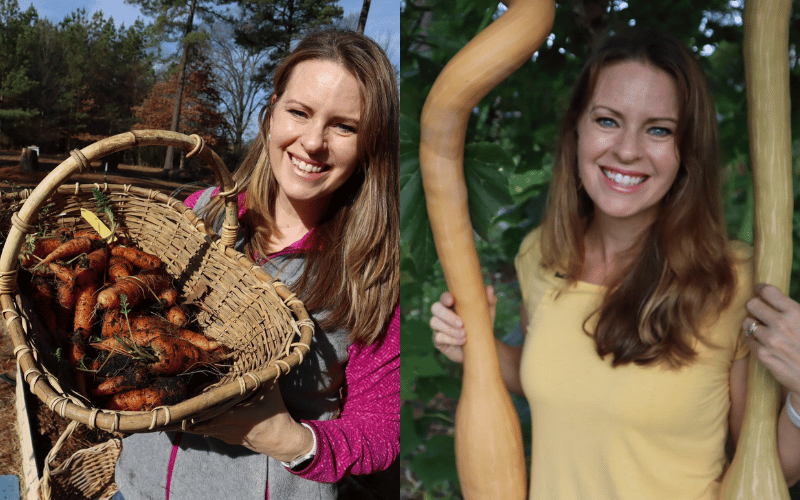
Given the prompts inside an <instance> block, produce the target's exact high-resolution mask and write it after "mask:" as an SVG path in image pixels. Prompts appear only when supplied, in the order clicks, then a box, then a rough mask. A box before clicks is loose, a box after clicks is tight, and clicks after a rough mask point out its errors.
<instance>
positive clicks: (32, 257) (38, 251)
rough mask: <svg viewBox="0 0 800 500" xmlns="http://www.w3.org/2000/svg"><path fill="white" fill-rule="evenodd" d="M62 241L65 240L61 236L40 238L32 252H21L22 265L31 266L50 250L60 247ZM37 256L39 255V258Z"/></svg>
mask: <svg viewBox="0 0 800 500" xmlns="http://www.w3.org/2000/svg"><path fill="white" fill-rule="evenodd" d="M62 243H64V242H63V241H62V240H61V239H59V238H39V239H37V240H36V241H35V243H34V245H35V246H34V248H33V251H32V252H24V253H20V255H19V261H20V264H21V265H22V267H30V266H32V265H33V264H35V263H36V262H37V261H38V260H39V259H42V258H44V257H46V256H47V255H48V254H49V253H50V252H52V251H53V250H55V249H56V248H58V247H60V246H61V244H62ZM36 257H39V259H37V258H36Z"/></svg>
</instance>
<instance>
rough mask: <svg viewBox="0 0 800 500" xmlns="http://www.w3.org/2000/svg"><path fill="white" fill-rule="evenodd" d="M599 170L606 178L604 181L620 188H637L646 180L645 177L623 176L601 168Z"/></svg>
mask: <svg viewBox="0 0 800 500" xmlns="http://www.w3.org/2000/svg"><path fill="white" fill-rule="evenodd" d="M601 170H602V171H603V175H605V176H606V179H608V180H610V181H613V182H615V183H617V184H619V185H620V186H624V187H633V186H638V185H639V184H641V183H643V182H644V181H646V180H647V176H646V175H631V174H623V173H620V172H615V171H614V170H610V169H607V168H603V169H601Z"/></svg>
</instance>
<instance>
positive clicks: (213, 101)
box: [133, 50, 228, 149]
mask: <svg viewBox="0 0 800 500" xmlns="http://www.w3.org/2000/svg"><path fill="white" fill-rule="evenodd" d="M179 76H180V75H179V73H178V72H177V71H169V72H167V73H166V74H165V75H163V76H162V78H161V79H159V81H158V82H157V83H156V84H155V85H154V86H153V89H152V90H151V91H150V93H149V94H148V95H147V97H146V98H145V100H144V102H143V103H142V104H141V105H140V106H136V107H134V108H133V112H134V115H135V116H136V118H137V119H138V120H139V123H137V124H136V125H135V126H134V127H133V128H134V129H139V130H141V129H163V130H169V128H170V123H171V121H172V110H173V106H174V103H175V94H176V92H177V89H178V78H179ZM221 103H222V99H221V98H220V95H219V92H218V91H217V89H216V86H215V84H214V81H213V74H212V71H211V64H210V62H209V60H208V58H207V56H205V54H204V53H203V52H201V51H199V50H192V54H191V57H190V58H189V65H188V67H187V70H186V86H185V88H184V93H183V99H182V102H181V119H180V123H179V124H178V132H182V133H184V134H187V135H188V134H198V135H200V136H201V137H202V138H203V139H204V140H205V141H206V142H207V143H208V144H209V145H210V146H212V147H214V148H215V149H224V148H225V147H226V146H227V141H226V139H225V131H226V129H227V128H228V122H227V121H226V119H225V116H224V115H223V114H222V113H221V112H220V111H219V106H220V104H221Z"/></svg>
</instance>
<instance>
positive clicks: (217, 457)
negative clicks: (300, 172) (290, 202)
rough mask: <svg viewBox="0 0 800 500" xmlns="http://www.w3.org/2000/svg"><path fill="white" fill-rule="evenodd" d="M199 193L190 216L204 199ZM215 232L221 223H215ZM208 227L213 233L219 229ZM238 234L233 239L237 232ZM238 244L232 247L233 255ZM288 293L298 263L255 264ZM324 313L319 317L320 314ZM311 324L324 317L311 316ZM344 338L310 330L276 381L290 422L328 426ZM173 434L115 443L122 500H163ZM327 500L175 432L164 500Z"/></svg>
mask: <svg viewBox="0 0 800 500" xmlns="http://www.w3.org/2000/svg"><path fill="white" fill-rule="evenodd" d="M210 195H211V190H210V189H209V190H206V191H205V192H204V193H203V194H202V195H201V197H200V199H199V200H198V201H197V204H196V205H195V210H197V209H199V208H200V207H202V206H204V205H205V204H206V203H208V202H209V201H210V199H211V196H210ZM219 227H221V222H220V224H219ZM219 227H218V228H216V229H217V230H218V229H219ZM240 236H241V234H240ZM243 242H244V238H243V237H240V238H239V241H238V242H237V247H238V248H239V249H241V247H242V244H243ZM262 267H263V268H264V270H265V271H267V272H268V273H269V274H270V275H271V276H273V277H276V278H278V279H279V280H281V281H283V282H284V283H286V284H287V285H288V286H290V287H291V284H292V283H293V282H294V281H295V280H296V279H297V278H299V276H300V273H302V271H303V268H304V263H303V259H302V258H295V259H292V258H289V257H288V256H281V257H276V258H275V259H273V260H271V261H270V262H267V263H266V264H264V265H263V266H262ZM323 314H324V313H323ZM314 316H315V318H316V319H321V318H322V317H324V316H323V315H322V314H315V315H314ZM347 337H348V332H347V331H344V330H336V331H327V332H322V331H320V329H319V328H317V329H316V330H315V333H314V337H313V339H312V342H311V353H310V355H309V356H306V358H305V359H304V360H303V363H302V364H300V365H299V366H297V367H295V368H294V369H292V371H291V372H289V374H288V375H282V376H281V377H280V379H279V381H280V386H281V394H282V395H283V400H284V402H285V404H286V408H287V409H288V410H289V413H290V414H291V415H292V417H294V418H295V419H297V420H300V419H305V420H330V419H333V418H335V417H337V416H338V414H339V410H340V394H339V389H340V387H342V385H343V384H344V367H345V364H346V362H347V359H348V354H347V347H348V345H349V344H348V341H347ZM174 438H175V433H173V432H156V433H144V434H134V435H132V436H130V437H128V438H125V439H124V440H123V445H122V455H121V456H120V458H119V462H118V463H117V468H116V477H115V479H116V483H117V486H118V487H119V489H120V492H121V493H122V495H123V496H124V497H125V500H150V499H162V498H165V493H166V479H167V470H168V467H169V459H170V453H171V451H172V442H173V439H174ZM267 482H268V483H269V498H270V500H317V499H319V500H335V499H336V484H328V483H317V482H315V481H309V480H306V479H303V478H301V477H298V476H295V475H294V474H292V473H290V472H288V471H287V470H286V468H285V467H284V466H283V465H282V464H281V463H280V462H279V461H277V460H275V459H273V458H270V457H267V456H266V455H261V454H258V453H255V452H252V451H250V450H248V449H247V448H244V447H243V446H233V445H229V444H227V443H225V442H223V441H220V440H218V439H214V438H204V437H202V436H198V435H194V434H183V436H182V437H181V441H180V446H179V451H178V454H177V456H176V458H175V461H174V465H173V470H172V481H171V484H170V495H169V499H170V500H206V499H208V500H212V499H213V500H218V499H219V500H251V499H252V500H264V498H265V497H266V492H265V491H264V489H265V485H266V484H267Z"/></svg>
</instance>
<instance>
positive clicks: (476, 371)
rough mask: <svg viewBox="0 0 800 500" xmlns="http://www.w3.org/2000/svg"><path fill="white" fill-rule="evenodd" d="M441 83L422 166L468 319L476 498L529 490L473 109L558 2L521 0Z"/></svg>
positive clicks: (468, 403)
mask: <svg viewBox="0 0 800 500" xmlns="http://www.w3.org/2000/svg"><path fill="white" fill-rule="evenodd" d="M505 3H506V5H508V7H509V9H508V11H507V12H506V13H504V14H503V15H502V16H500V17H499V18H498V19H497V20H496V21H494V22H493V23H492V24H491V25H489V26H488V27H487V28H486V29H485V30H483V31H482V32H481V33H479V34H478V35H477V36H476V37H475V38H474V39H473V40H472V41H470V42H469V43H468V44H467V45H466V46H465V47H464V48H463V49H462V50H461V51H460V52H459V53H458V54H456V56H455V57H453V59H452V60H451V61H450V62H449V63H448V64H447V66H445V68H444V69H443V70H442V72H441V74H440V75H439V77H438V78H437V80H436V82H434V84H433V87H432V88H431V91H430V93H429V94H428V97H427V99H426V101H425V106H424V107H423V110H422V116H421V141H420V166H421V170H422V180H423V187H424V189H425V196H426V204H427V208H428V215H429V217H430V221H431V228H432V230H433V236H434V242H435V244H436V250H437V253H438V254H439V258H440V261H441V263H442V267H443V269H444V274H445V278H446V280H447V286H448V288H449V290H450V292H451V293H452V294H453V296H454V297H455V298H456V312H457V313H458V314H459V316H461V318H462V319H463V320H464V325H465V330H466V332H467V337H468V339H469V340H468V341H467V343H466V344H465V345H464V377H463V384H462V391H461V397H460V399H459V402H458V407H457V410H456V420H455V443H456V466H457V469H458V474H459V480H460V483H461V489H462V492H463V495H464V498H465V499H466V500H497V499H503V500H521V499H525V498H526V497H527V481H526V470H525V469H526V467H525V456H524V447H523V444H522V433H521V429H520V424H519V418H518V416H517V413H516V410H515V409H514V407H513V404H512V403H511V398H510V396H509V394H508V391H507V389H506V387H505V385H504V383H503V380H502V377H501V375H500V367H499V363H498V360H497V350H496V347H495V343H494V342H495V339H494V329H493V325H492V323H491V321H490V316H489V306H488V304H487V302H486V291H485V289H484V284H483V276H482V274H481V267H480V262H479V261H478V255H477V251H476V249H475V241H474V232H473V229H472V225H471V223H470V218H469V209H468V205H467V189H466V184H465V181H464V171H463V161H464V141H465V135H466V129H467V121H468V119H469V115H470V113H471V111H472V109H473V108H474V107H475V106H476V105H477V104H478V102H479V101H480V100H481V99H482V98H483V97H484V96H485V95H486V94H487V93H488V92H489V91H490V90H491V89H492V88H494V87H495V86H496V85H497V84H498V83H500V82H501V81H502V80H504V79H505V78H506V77H508V75H510V74H511V73H513V72H514V71H515V70H516V69H517V68H519V67H520V66H522V64H523V63H524V62H525V61H527V60H529V59H530V58H531V56H532V55H533V53H534V52H535V51H536V50H537V49H538V47H539V46H541V44H542V43H543V42H544V41H545V39H546V38H547V35H548V34H549V33H550V29H551V28H552V25H553V21H554V19H555V2H554V1H553V0H514V1H513V2H511V1H509V2H505Z"/></svg>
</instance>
